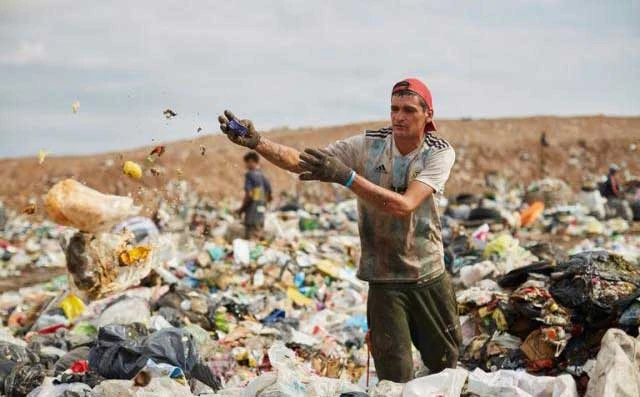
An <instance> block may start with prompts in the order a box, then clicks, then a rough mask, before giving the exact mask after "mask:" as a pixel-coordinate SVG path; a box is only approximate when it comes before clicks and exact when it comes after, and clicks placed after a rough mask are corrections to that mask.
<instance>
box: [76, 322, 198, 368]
mask: <svg viewBox="0 0 640 397" xmlns="http://www.w3.org/2000/svg"><path fill="white" fill-rule="evenodd" d="M130 328H131V327H130V326H125V325H118V324H109V325H107V326H105V327H102V328H100V331H99V332H98V341H97V343H96V345H95V346H94V347H93V348H92V349H91V351H90V352H89V366H90V367H91V368H92V369H93V370H95V371H96V372H97V373H99V374H100V375H102V376H104V377H105V378H107V379H132V378H133V377H134V376H135V375H136V374H137V373H138V372H139V371H140V370H141V369H142V368H144V366H145V365H146V363H147V360H149V359H152V360H153V361H155V362H158V363H167V364H171V365H175V366H176V367H179V368H181V369H182V370H183V371H184V373H185V374H186V375H187V376H190V375H191V370H192V369H193V366H194V365H195V363H196V361H197V354H196V346H195V341H194V339H193V336H192V335H191V333H189V331H187V330H185V329H181V328H165V329H161V330H160V331H158V332H155V333H153V334H151V335H148V336H147V335H146V330H145V332H140V333H135V332H131V330H130Z"/></svg>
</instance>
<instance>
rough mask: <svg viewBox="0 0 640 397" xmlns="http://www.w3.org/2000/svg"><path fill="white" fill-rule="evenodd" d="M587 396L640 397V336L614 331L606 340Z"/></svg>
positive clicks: (611, 330)
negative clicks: (633, 336) (634, 336)
mask: <svg viewBox="0 0 640 397" xmlns="http://www.w3.org/2000/svg"><path fill="white" fill-rule="evenodd" d="M591 375H592V376H593V377H592V378H591V380H590V381H589V385H588V386H587V394H586V396H587V397H595V396H617V397H632V396H633V397H635V396H640V337H639V338H636V339H634V338H632V337H631V336H629V335H627V334H625V333H624V332H623V331H621V330H619V329H615V328H614V329H610V330H608V331H607V333H606V334H605V335H604V337H603V338H602V342H601V343H600V351H599V352H598V356H597V357H596V367H595V369H594V370H593V373H592V374H591Z"/></svg>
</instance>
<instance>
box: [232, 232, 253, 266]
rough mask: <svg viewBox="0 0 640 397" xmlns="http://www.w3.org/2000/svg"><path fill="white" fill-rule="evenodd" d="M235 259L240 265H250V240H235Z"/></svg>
mask: <svg viewBox="0 0 640 397" xmlns="http://www.w3.org/2000/svg"><path fill="white" fill-rule="evenodd" d="M233 260H234V262H235V263H236V264H238V265H248V264H249V263H250V262H251V256H250V247H249V241H247V240H243V239H239V238H237V239H235V240H233Z"/></svg>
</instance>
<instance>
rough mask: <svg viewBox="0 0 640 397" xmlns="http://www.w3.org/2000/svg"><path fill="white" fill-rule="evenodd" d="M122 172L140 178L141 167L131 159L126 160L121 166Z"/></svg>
mask: <svg viewBox="0 0 640 397" xmlns="http://www.w3.org/2000/svg"><path fill="white" fill-rule="evenodd" d="M122 172H123V173H124V174H125V175H126V176H128V177H130V178H135V179H140V178H142V167H140V165H138V164H137V163H135V162H133V161H131V160H127V161H125V162H124V165H123V166H122Z"/></svg>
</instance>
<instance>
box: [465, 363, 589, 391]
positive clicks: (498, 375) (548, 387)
mask: <svg viewBox="0 0 640 397" xmlns="http://www.w3.org/2000/svg"><path fill="white" fill-rule="evenodd" d="M467 390H468V391H469V392H470V393H474V394H477V395H480V396H513V397H578V391H577V389H576V384H575V381H574V380H573V378H572V377H571V375H560V376H557V377H553V376H534V375H530V374H528V373H526V372H524V371H512V370H506V369H501V370H498V371H496V372H489V373H487V372H484V371H483V370H481V369H479V368H476V369H475V370H474V371H473V372H471V373H469V383H468V389H467Z"/></svg>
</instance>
